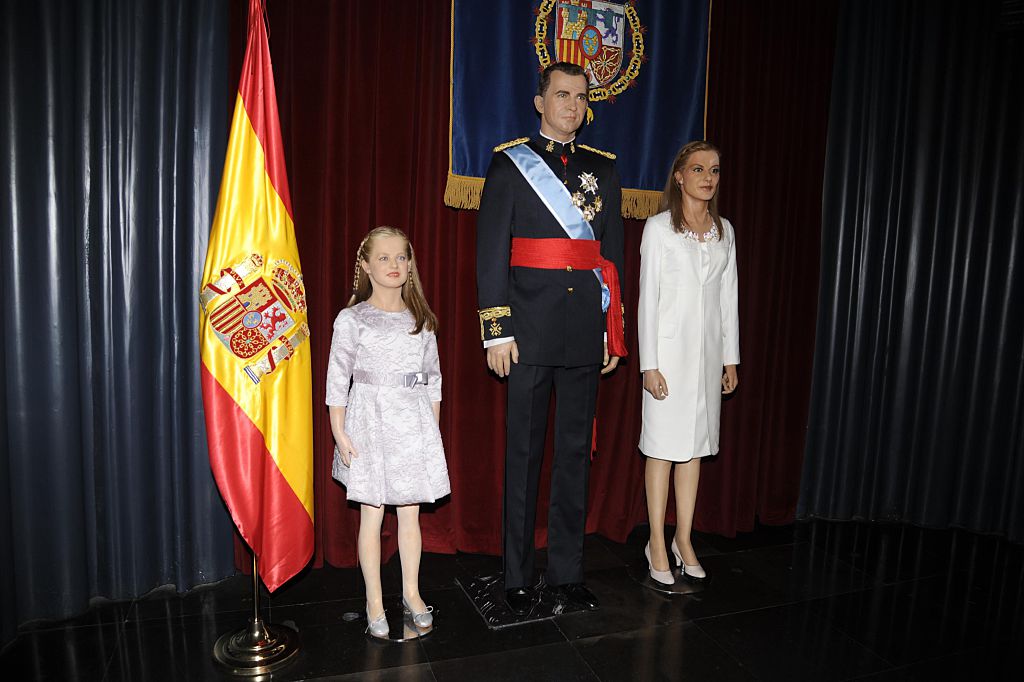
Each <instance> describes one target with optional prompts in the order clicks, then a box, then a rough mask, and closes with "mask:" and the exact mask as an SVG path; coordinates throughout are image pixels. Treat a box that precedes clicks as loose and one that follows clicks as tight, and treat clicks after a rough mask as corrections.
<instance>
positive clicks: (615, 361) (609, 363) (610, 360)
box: [601, 343, 619, 374]
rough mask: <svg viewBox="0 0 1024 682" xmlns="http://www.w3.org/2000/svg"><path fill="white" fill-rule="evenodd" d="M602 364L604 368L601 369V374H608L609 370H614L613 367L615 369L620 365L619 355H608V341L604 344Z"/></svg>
mask: <svg viewBox="0 0 1024 682" xmlns="http://www.w3.org/2000/svg"><path fill="white" fill-rule="evenodd" d="M601 364H602V365H603V369H602V370H601V374H607V373H608V372H610V371H612V370H613V369H615V368H616V367H618V366H619V356H618V355H613V356H611V357H608V344H607V343H606V344H604V362H602V363H601Z"/></svg>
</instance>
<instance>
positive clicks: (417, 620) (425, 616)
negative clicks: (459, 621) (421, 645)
mask: <svg viewBox="0 0 1024 682" xmlns="http://www.w3.org/2000/svg"><path fill="white" fill-rule="evenodd" d="M402 606H404V607H405V613H406V615H409V616H412V622H413V625H415V626H416V627H418V628H420V629H426V628H429V627H430V626H431V625H433V624H434V607H433V606H428V607H427V610H426V611H421V612H420V613H413V610H412V609H411V608H409V604H408V602H406V601H405V597H402Z"/></svg>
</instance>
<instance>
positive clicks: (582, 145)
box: [576, 144, 615, 160]
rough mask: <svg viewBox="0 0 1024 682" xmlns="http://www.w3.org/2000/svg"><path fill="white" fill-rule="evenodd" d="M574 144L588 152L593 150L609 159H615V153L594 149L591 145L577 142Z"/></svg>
mask: <svg viewBox="0 0 1024 682" xmlns="http://www.w3.org/2000/svg"><path fill="white" fill-rule="evenodd" d="M576 146H577V147H579V148H580V149H586V150H587V151H588V152H594V153H595V154H600V155H601V156H606V157H608V158H609V159H612V160H614V159H615V155H614V154H612V153H611V152H606V151H604V150H603V149H594V148H593V147H591V146H590V145H588V144H578V145H576Z"/></svg>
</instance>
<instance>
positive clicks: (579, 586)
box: [558, 583, 601, 611]
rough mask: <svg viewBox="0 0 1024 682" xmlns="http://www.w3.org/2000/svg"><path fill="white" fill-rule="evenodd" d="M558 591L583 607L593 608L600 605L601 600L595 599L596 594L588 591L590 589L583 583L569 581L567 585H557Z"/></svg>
mask: <svg viewBox="0 0 1024 682" xmlns="http://www.w3.org/2000/svg"><path fill="white" fill-rule="evenodd" d="M558 589H559V591H560V592H561V593H562V594H563V595H565V598H566V599H567V600H568V601H570V602H572V603H574V604H576V605H577V606H582V607H584V608H587V609H590V610H591V611H593V610H594V609H596V608H598V607H599V606H601V602H599V601H598V600H597V595H596V594H594V593H593V592H591V591H590V589H589V588H588V587H587V586H586V585H584V584H583V583H569V584H568V585H559V586H558Z"/></svg>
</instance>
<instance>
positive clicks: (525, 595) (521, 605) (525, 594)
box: [505, 587, 534, 616]
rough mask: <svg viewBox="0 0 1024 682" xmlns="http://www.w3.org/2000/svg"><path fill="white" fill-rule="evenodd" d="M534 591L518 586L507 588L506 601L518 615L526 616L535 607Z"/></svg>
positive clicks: (510, 608)
mask: <svg viewBox="0 0 1024 682" xmlns="http://www.w3.org/2000/svg"><path fill="white" fill-rule="evenodd" d="M533 601H534V600H533V592H531V591H530V590H528V589H527V588H525V587H516V588H513V589H511V590H505V603H506V604H508V608H509V610H510V611H512V613H514V614H516V615H517V616H525V615H526V614H528V613H529V612H530V609H531V608H533Z"/></svg>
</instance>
